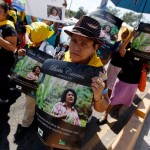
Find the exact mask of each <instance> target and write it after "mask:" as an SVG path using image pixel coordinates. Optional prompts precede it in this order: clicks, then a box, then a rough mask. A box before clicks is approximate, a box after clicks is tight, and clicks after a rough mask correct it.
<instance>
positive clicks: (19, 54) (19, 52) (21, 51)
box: [18, 49, 26, 56]
mask: <svg viewBox="0 0 150 150" xmlns="http://www.w3.org/2000/svg"><path fill="white" fill-rule="evenodd" d="M25 55H26V50H25V49H19V50H18V56H25Z"/></svg>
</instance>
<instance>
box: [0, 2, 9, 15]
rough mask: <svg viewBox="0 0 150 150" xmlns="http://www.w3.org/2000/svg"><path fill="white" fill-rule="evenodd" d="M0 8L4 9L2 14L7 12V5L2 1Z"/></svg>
mask: <svg viewBox="0 0 150 150" xmlns="http://www.w3.org/2000/svg"><path fill="white" fill-rule="evenodd" d="M0 7H1V8H2V9H4V12H5V13H6V12H7V11H8V10H9V7H8V5H7V3H5V2H3V1H1V2H0Z"/></svg>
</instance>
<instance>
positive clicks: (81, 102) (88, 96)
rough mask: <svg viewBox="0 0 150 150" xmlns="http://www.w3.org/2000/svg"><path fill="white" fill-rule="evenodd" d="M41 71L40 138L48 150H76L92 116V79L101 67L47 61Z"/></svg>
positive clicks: (38, 101) (38, 113) (38, 112)
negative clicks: (58, 149)
mask: <svg viewBox="0 0 150 150" xmlns="http://www.w3.org/2000/svg"><path fill="white" fill-rule="evenodd" d="M41 71H42V74H41V76H40V79H39V87H38V90H37V94H36V103H37V109H36V115H37V120H38V133H39V136H40V137H41V139H42V141H43V142H45V143H46V144H47V145H49V146H50V147H51V148H52V147H53V148H60V149H63V148H67V147H69V148H71V149H75V148H77V147H78V148H79V147H80V144H81V140H82V138H83V136H84V132H85V127H86V124H87V121H88V117H89V116H90V114H91V104H92V98H93V92H92V89H91V82H92V78H93V77H96V76H99V73H100V71H102V72H103V68H97V67H91V66H87V65H83V64H74V63H71V62H64V61H59V60H54V59H49V60H46V61H45V62H44V64H43V66H42V70H41Z"/></svg>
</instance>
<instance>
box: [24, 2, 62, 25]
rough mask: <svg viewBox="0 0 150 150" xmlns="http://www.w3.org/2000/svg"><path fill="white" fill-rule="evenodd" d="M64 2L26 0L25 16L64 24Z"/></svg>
mask: <svg viewBox="0 0 150 150" xmlns="http://www.w3.org/2000/svg"><path fill="white" fill-rule="evenodd" d="M63 4H64V0H26V2H25V12H26V14H27V15H31V16H34V17H38V18H42V19H46V20H50V21H54V22H60V23H63V22H64V17H65V7H64V6H63Z"/></svg>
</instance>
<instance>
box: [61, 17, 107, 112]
mask: <svg viewBox="0 0 150 150" xmlns="http://www.w3.org/2000/svg"><path fill="white" fill-rule="evenodd" d="M94 27H95V28H94ZM100 30H101V26H100V24H99V22H98V21H97V20H95V19H93V18H91V17H89V16H83V17H81V18H80V20H79V21H78V22H77V23H76V25H75V26H74V28H73V29H72V31H68V30H65V32H66V33H67V34H68V35H69V36H70V37H71V41H70V45H69V50H68V51H67V52H66V53H65V55H64V57H63V58H62V59H63V60H64V61H69V62H73V63H82V64H87V65H90V66H95V67H102V66H103V64H102V62H101V60H100V58H99V57H97V54H96V51H97V49H98V48H99V46H100V45H101V44H102V43H103V39H102V38H100V37H99V34H100ZM61 57H62V56H61ZM103 80H105V81H106V74H105V73H104V72H103V73H102V72H100V77H95V78H93V79H92V84H91V87H92V90H93V92H94V96H93V103H94V104H93V106H94V108H95V110H96V111H99V112H102V111H104V110H105V108H106V105H107V104H106V103H107V102H106V101H105V99H104V98H103V97H102V91H103V88H104V87H105V86H104V82H103Z"/></svg>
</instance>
